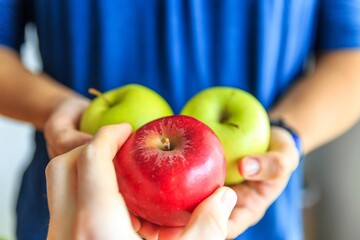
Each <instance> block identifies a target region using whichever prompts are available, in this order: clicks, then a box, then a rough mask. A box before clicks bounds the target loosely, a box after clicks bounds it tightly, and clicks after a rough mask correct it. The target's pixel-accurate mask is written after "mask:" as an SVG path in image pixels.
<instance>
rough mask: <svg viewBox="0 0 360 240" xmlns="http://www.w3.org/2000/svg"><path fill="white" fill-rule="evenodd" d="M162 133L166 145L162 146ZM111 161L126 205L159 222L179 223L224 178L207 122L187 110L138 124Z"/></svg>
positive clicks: (223, 167)
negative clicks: (167, 146)
mask: <svg viewBox="0 0 360 240" xmlns="http://www.w3.org/2000/svg"><path fill="white" fill-rule="evenodd" d="M166 138H168V139H169V140H170V149H169V150H165V148H166V147H164V142H165V141H164V139H166ZM165 145H166V144H165ZM114 164H115V169H116V173H117V179H118V185H119V190H120V192H121V193H122V195H123V197H124V199H125V202H126V204H127V206H128V208H129V209H130V211H132V212H133V213H134V214H135V215H137V216H139V217H141V218H143V219H145V220H147V221H149V222H151V223H154V224H157V225H161V226H171V227H175V226H184V225H185V224H186V223H187V222H188V220H189V218H190V215H191V212H192V211H193V210H194V208H195V207H196V206H197V205H198V204H199V203H200V202H201V201H202V200H204V199H205V198H206V197H208V196H209V195H210V194H211V193H213V192H214V191H215V190H216V189H217V188H218V187H220V186H223V185H224V182H225V174H226V161H225V156H224V151H223V148H222V145H221V142H220V140H219V139H218V138H217V136H216V135H215V133H214V132H213V131H212V130H211V129H210V128H209V127H207V126H206V125H205V124H203V123H202V122H200V121H199V120H197V119H195V118H192V117H188V116H181V115H177V116H170V117H164V118H160V119H157V120H154V121H152V122H150V123H148V124H146V125H144V126H143V127H141V128H140V129H138V130H137V131H136V132H134V133H133V134H132V135H130V137H129V138H128V140H127V141H126V142H125V144H124V145H123V146H122V147H121V149H120V150H119V152H118V154H117V156H116V157H115V159H114Z"/></svg>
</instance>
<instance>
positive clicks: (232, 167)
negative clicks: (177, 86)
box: [181, 87, 270, 185]
mask: <svg viewBox="0 0 360 240" xmlns="http://www.w3.org/2000/svg"><path fill="white" fill-rule="evenodd" d="M181 114H182V115H188V116H192V117H195V118H197V119H199V120H200V121H202V122H204V123H205V124H207V125H208V126H209V127H210V128H211V129H212V130H213V131H214V132H215V133H216V135H217V136H218V137H219V139H220V141H221V142H222V144H223V147H224V150H225V157H226V165H227V172H226V180H225V183H226V184H227V185H231V184H236V183H239V182H242V181H243V177H242V176H241V175H240V173H239V171H238V161H239V160H240V158H242V157H244V156H246V155H252V154H261V153H265V152H266V151H267V149H268V146H269V141H270V124H269V117H268V115H267V112H266V110H265V109H264V108H263V106H262V105H261V103H260V102H259V101H258V100H257V99H256V98H255V97H254V96H252V95H251V94H250V93H247V92H245V91H243V90H240V89H236V88H231V87H212V88H208V89H205V90H204V91H202V92H199V93H198V94H196V95H195V96H194V97H193V98H192V99H190V100H189V101H188V102H187V104H186V105H185V106H184V108H183V109H182V111H181Z"/></svg>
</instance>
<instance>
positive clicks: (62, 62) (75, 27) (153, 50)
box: [0, 0, 360, 240]
mask: <svg viewBox="0 0 360 240" xmlns="http://www.w3.org/2000/svg"><path fill="white" fill-rule="evenodd" d="M359 13H360V0H351V1H343V0H329V1H316V0H225V1H222V0H211V1H210V0H186V1H183V0H181V1H180V0H168V1H161V0H135V1H125V0H102V1H88V0H76V1H73V0H53V1H42V0H0V44H1V45H5V46H8V47H11V48H13V49H15V50H18V49H19V46H20V44H21V43H22V41H23V30H24V25H25V24H26V23H27V22H29V21H31V22H34V23H35V24H36V26H37V30H38V35H39V45H40V52H41V57H42V61H43V70H44V72H46V73H47V74H49V75H50V76H52V77H53V78H54V79H56V80H58V81H59V82H61V83H63V84H65V85H67V86H69V87H71V88H73V89H75V90H76V91H78V92H80V93H82V94H84V95H86V92H87V89H88V88H89V87H95V88H98V89H100V90H102V91H106V90H109V89H112V88H115V87H118V86H121V85H124V84H127V83H140V84H143V85H146V86H148V87H150V88H152V89H154V90H156V91H157V92H159V93H160V94H161V95H162V96H164V97H165V99H166V100H167V101H168V102H169V103H170V104H171V106H172V107H173V109H174V111H175V112H176V113H178V112H179V111H180V109H181V107H182V106H183V105H184V103H185V102H186V101H187V100H188V99H189V98H190V97H191V96H193V95H194V94H195V93H197V92H198V91H200V90H202V89H204V88H207V87H210V86H215V85H223V86H233V87H237V88H241V89H244V90H246V91H249V92H251V93H252V94H254V95H255V96H256V97H257V98H258V99H259V100H260V101H261V102H262V104H263V105H264V106H265V107H266V108H267V109H269V108H271V106H272V105H273V104H274V102H275V101H276V100H278V98H279V97H280V96H281V95H282V94H283V93H284V91H286V90H287V89H288V87H289V86H290V85H291V84H292V83H293V82H294V81H295V80H296V79H297V78H298V77H299V76H300V75H301V74H302V73H303V71H304V67H305V65H306V62H307V60H308V59H309V57H310V56H312V55H313V54H314V53H317V52H320V51H333V50H337V49H344V48H355V47H356V48H359V47H360V14H359ZM35 142H36V150H35V154H34V159H33V161H32V162H31V164H30V165H29V167H28V168H27V170H26V172H25V174H24V177H23V182H22V187H21V190H20V194H19V201H18V205H17V217H18V219H17V220H18V226H17V236H18V239H20V240H21V239H26V240H32V239H36V240H38V239H45V236H46V231H47V225H48V220H49V216H48V209H47V202H46V188H45V174H44V169H45V166H46V164H47V162H48V161H49V159H48V156H47V154H46V147H45V141H44V138H43V135H42V133H40V132H37V133H36V134H35ZM301 184H302V178H301V169H300V168H299V169H298V170H296V171H295V172H294V174H293V176H292V177H291V179H290V181H289V183H288V186H287V187H286V189H285V190H284V192H283V193H282V194H281V196H280V197H279V198H278V199H277V200H276V201H275V202H274V203H273V204H272V205H271V207H270V208H269V209H268V210H267V212H266V214H265V216H264V217H263V218H262V220H261V221H260V222H259V223H257V224H256V225H255V226H253V227H251V228H249V229H248V230H247V231H246V232H245V233H243V234H242V235H241V236H239V237H238V238H237V239H241V240H248V239H251V240H262V239H264V240H269V239H270V240H273V239H274V240H278V239H279V240H280V239H287V240H297V239H302V238H303V233H302V231H303V229H302V217H301V200H302V199H301V198H302V196H301ZM139 198H141V196H139Z"/></svg>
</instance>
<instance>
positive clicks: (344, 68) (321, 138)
mask: <svg viewBox="0 0 360 240" xmlns="http://www.w3.org/2000/svg"><path fill="white" fill-rule="evenodd" d="M359 103H360V51H342V52H335V53H329V54H326V55H324V56H322V57H321V58H320V59H319V61H318V62H317V64H316V67H315V69H314V71H312V72H311V73H309V74H308V75H307V76H305V77H304V78H303V79H301V80H300V81H298V83H297V84H296V85H295V86H294V87H293V88H292V89H291V91H290V92H289V93H288V94H287V95H286V96H284V98H283V99H282V100H281V101H280V102H279V103H278V104H277V105H276V106H275V107H274V108H273V109H272V110H271V111H270V117H271V118H279V117H281V118H283V119H285V121H286V122H287V123H288V124H289V125H290V126H292V127H293V128H294V129H296V130H297V131H298V133H299V135H300V136H301V138H302V140H303V148H304V152H305V153H307V152H309V151H312V150H313V149H315V148H317V147H318V146H320V145H322V144H324V143H326V142H328V141H330V140H332V139H334V138H335V137H337V136H339V135H340V134H342V133H344V132H345V131H346V130H347V129H349V128H350V127H351V126H352V125H353V124H354V123H356V122H357V120H358V119H359V116H360V104H359Z"/></svg>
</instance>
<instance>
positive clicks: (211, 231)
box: [180, 187, 237, 240]
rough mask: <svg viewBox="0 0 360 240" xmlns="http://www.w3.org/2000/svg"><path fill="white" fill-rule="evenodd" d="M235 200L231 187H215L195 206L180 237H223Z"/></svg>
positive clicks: (185, 238)
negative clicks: (214, 189)
mask: <svg viewBox="0 0 360 240" xmlns="http://www.w3.org/2000/svg"><path fill="white" fill-rule="evenodd" d="M236 201H237V196H236V193H235V192H234V191H233V190H232V189H230V188H228V187H220V188H219V189H217V190H216V191H215V192H214V193H213V194H212V195H211V196H210V197H208V198H207V199H205V200H204V201H203V202H201V203H200V204H199V206H197V207H196V209H195V210H194V212H193V214H192V216H191V218H190V220H189V223H188V224H187V225H186V228H185V230H184V232H183V234H182V235H181V237H180V239H181V240H191V239H209V240H211V239H225V238H226V235H227V222H228V219H229V217H230V214H231V211H232V210H233V208H234V206H235V204H236Z"/></svg>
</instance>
